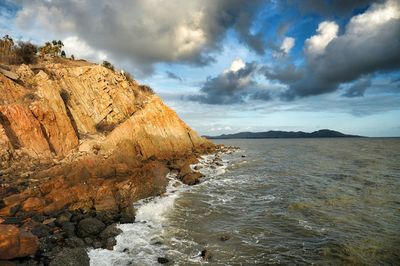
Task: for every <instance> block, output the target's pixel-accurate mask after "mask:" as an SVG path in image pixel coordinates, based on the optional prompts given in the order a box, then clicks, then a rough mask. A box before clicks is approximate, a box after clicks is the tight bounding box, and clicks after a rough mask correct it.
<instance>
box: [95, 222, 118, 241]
mask: <svg viewBox="0 0 400 266" xmlns="http://www.w3.org/2000/svg"><path fill="white" fill-rule="evenodd" d="M120 233H122V230H121V229H119V228H117V227H116V225H115V224H113V225H109V226H107V227H106V229H104V230H103V231H102V232H101V233H100V235H99V236H100V238H101V239H103V240H107V239H109V238H111V237H116V236H117V235H119V234H120Z"/></svg>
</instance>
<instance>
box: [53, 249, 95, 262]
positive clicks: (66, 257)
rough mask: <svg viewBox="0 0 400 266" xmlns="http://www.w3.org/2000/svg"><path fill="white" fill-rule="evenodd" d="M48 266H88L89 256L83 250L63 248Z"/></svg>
mask: <svg viewBox="0 0 400 266" xmlns="http://www.w3.org/2000/svg"><path fill="white" fill-rule="evenodd" d="M50 266H89V256H88V255H87V253H86V250H85V249H84V248H72V249H71V248H65V249H63V250H62V251H61V252H59V253H58V254H57V255H56V256H55V258H54V259H53V261H51V262H50Z"/></svg>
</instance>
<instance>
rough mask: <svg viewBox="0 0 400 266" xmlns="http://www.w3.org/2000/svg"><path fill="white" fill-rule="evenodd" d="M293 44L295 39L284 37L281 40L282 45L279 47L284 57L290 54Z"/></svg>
mask: <svg viewBox="0 0 400 266" xmlns="http://www.w3.org/2000/svg"><path fill="white" fill-rule="evenodd" d="M294 44H295V39H294V38H292V37H285V39H283V42H282V45H281V51H283V52H284V53H285V54H286V55H288V54H289V53H290V51H291V50H292V48H293V47H294Z"/></svg>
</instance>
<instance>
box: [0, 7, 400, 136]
mask: <svg viewBox="0 0 400 266" xmlns="http://www.w3.org/2000/svg"><path fill="white" fill-rule="evenodd" d="M5 34H9V35H11V36H12V37H13V38H14V39H16V40H23V41H31V42H33V43H36V44H42V43H44V42H45V41H49V40H53V39H57V40H58V39H60V40H62V41H63V43H64V44H65V47H64V50H65V52H66V53H67V56H69V55H71V54H73V55H74V56H75V58H83V59H88V60H92V61H95V62H99V63H100V62H102V61H103V60H108V61H110V62H112V63H113V64H114V65H115V66H116V68H117V69H121V70H124V71H128V72H130V73H131V74H132V75H133V77H134V78H136V79H137V80H139V81H140V82H141V83H144V84H147V85H150V86H151V87H152V88H153V89H154V90H155V92H156V93H157V94H159V95H160V96H161V97H162V98H163V100H164V101H165V102H166V103H167V104H168V105H169V106H170V107H172V108H173V109H174V110H175V111H176V112H177V113H178V115H179V116H180V117H181V118H182V119H183V120H184V121H185V122H186V123H187V124H188V125H189V126H191V127H192V128H194V129H195V130H197V131H198V132H199V133H200V134H202V135H219V134H222V133H235V132H240V131H268V130H287V131H298V130H302V131H306V132H311V131H315V130H319V129H325V128H329V129H333V130H338V131H341V132H344V133H348V134H358V135H364V136H372V137H378V136H382V137H387V136H400V0H382V1H371V0H352V1H347V0H281V1H278V0H252V1H248V0H247V1H246V0H218V1H216V0H191V1H188V0H168V1H167V0H119V1H108V0H0V35H1V36H3V35H5Z"/></svg>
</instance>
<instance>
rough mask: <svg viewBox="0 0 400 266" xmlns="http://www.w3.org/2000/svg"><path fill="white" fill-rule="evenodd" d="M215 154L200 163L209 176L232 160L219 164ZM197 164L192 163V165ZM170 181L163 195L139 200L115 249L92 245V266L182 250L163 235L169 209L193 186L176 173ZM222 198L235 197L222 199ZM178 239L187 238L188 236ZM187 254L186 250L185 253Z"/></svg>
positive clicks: (152, 260) (151, 261) (140, 261)
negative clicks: (132, 220)
mask: <svg viewBox="0 0 400 266" xmlns="http://www.w3.org/2000/svg"><path fill="white" fill-rule="evenodd" d="M214 161H215V155H204V156H202V157H201V159H200V162H199V163H198V164H197V165H198V166H199V167H201V169H200V170H199V171H200V172H201V173H202V174H203V175H205V177H204V182H207V179H208V178H211V177H215V176H217V175H221V174H223V173H225V171H226V170H225V169H226V167H227V165H228V162H227V161H226V160H225V161H224V160H222V162H221V165H219V166H216V165H215V164H214V163H213V162H214ZM195 166H196V165H192V166H191V167H192V169H194V168H195ZM167 177H168V178H169V179H170V181H169V184H168V187H167V190H166V193H165V194H164V195H163V196H159V197H154V198H150V199H149V198H148V199H144V200H141V201H139V202H137V203H136V204H135V208H136V209H137V212H136V220H135V223H131V224H120V225H118V228H120V229H121V230H122V233H121V234H120V235H118V236H117V237H116V240H117V244H116V245H115V246H114V249H113V250H106V249H90V250H89V251H88V254H89V257H90V265H92V266H110V265H115V266H117V265H118V266H124V265H140V266H145V265H155V264H157V258H158V257H164V256H165V254H168V255H173V254H174V253H176V254H177V253H180V252H179V251H178V250H170V249H169V248H167V247H166V246H165V245H163V242H164V238H163V235H164V233H165V231H166V230H167V228H168V218H167V215H166V214H167V213H168V212H170V211H171V210H172V209H173V207H174V202H175V200H176V199H177V198H178V197H179V196H180V194H181V192H183V191H186V190H189V189H190V187H188V186H186V185H184V184H182V183H181V182H180V181H179V180H177V179H175V177H174V176H172V175H168V176H167ZM221 200H222V201H226V200H231V199H221ZM174 240H175V241H185V240H184V239H182V240H178V239H174ZM181 255H183V254H181ZM187 259H188V260H190V261H192V262H198V261H199V258H198V256H194V257H189V258H187Z"/></svg>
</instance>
